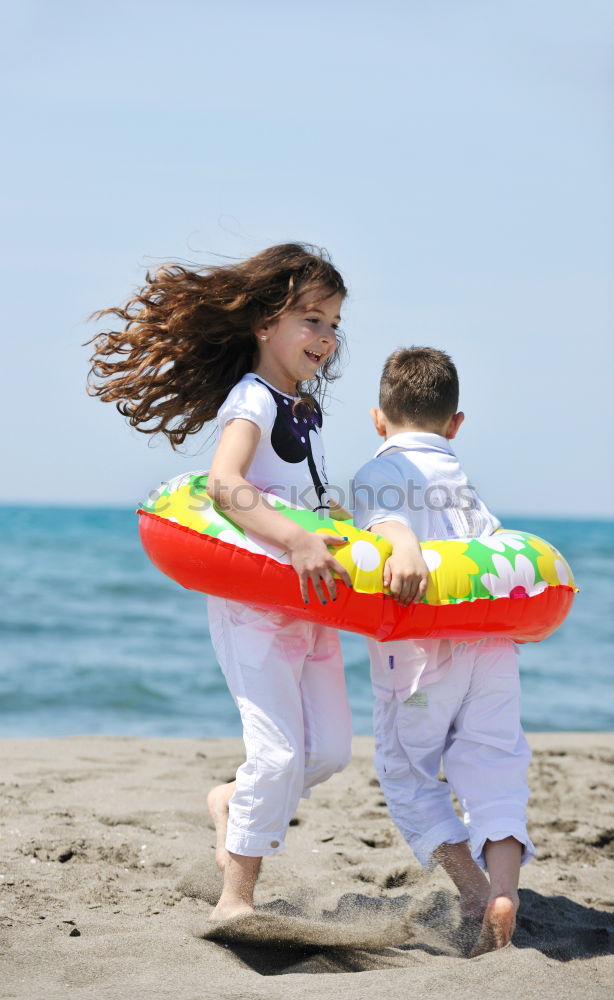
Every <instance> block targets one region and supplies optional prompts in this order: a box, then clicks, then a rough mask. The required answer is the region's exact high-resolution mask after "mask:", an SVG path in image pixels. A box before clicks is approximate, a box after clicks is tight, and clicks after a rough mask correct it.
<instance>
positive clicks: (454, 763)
mask: <svg viewBox="0 0 614 1000" xmlns="http://www.w3.org/2000/svg"><path fill="white" fill-rule="evenodd" d="M374 730H375V742H376V755H375V766H376V770H377V773H378V776H379V779H380V784H381V786H382V791H383V792H384V796H385V798H386V802H387V804H388V808H389V810H390V815H391V816H392V819H393V820H394V822H395V823H396V825H397V827H398V828H399V830H400V831H401V833H402V834H403V836H404V838H405V840H406V841H407V842H408V844H409V845H410V847H411V848H412V850H413V852H414V854H415V855H416V858H417V859H418V861H419V862H420V863H421V864H422V865H423V867H424V868H426V869H431V868H433V867H434V865H435V862H434V860H433V857H432V855H433V851H435V850H436V848H437V847H439V845H440V844H457V843H460V842H461V841H465V840H469V841H470V844H471V854H472V857H473V858H474V860H475V861H476V862H477V863H478V864H479V865H480V866H481V867H482V868H485V863H484V844H485V843H486V841H487V840H503V839H505V838H506V837H510V836H511V837H515V838H516V840H518V841H519V842H520V843H521V844H522V845H523V856H522V863H523V864H525V863H526V862H527V861H529V860H530V859H531V858H532V857H533V855H534V854H535V848H534V846H533V844H532V843H531V840H530V838H529V835H528V833H527V827H526V806H527V802H528V797H529V789H528V785H527V768H528V765H529V761H530V759H531V751H530V749H529V745H528V743H527V741H526V738H525V735H524V733H523V731H522V727H521V725H520V679H519V674H518V652H517V649H516V646H515V645H514V643H513V642H511V641H510V640H508V639H483V640H481V641H479V642H471V643H460V644H457V645H454V647H453V649H452V665H451V667H450V669H449V670H448V671H447V672H446V673H445V674H444V676H443V677H441V678H440V679H439V680H436V681H434V682H433V683H432V684H428V683H425V684H424V686H420V687H419V688H418V690H417V691H416V693H415V694H414V695H413V696H412V697H411V698H409V699H408V700H407V701H406V702H399V701H398V700H396V699H394V698H393V700H392V701H385V700H383V699H381V698H377V699H376V702H375V707H374ZM442 760H443V767H444V772H445V776H446V779H447V781H440V780H438V775H439V770H440V765H441V762H442ZM450 790H452V791H454V792H455V794H456V796H457V798H458V800H459V803H460V805H461V808H462V810H463V814H464V823H463V822H461V821H460V819H459V818H458V817H457V816H456V813H455V812H454V808H453V806H452V801H451V798H450Z"/></svg>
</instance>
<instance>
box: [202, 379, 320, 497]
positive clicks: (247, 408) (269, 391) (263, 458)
mask: <svg viewBox="0 0 614 1000" xmlns="http://www.w3.org/2000/svg"><path fill="white" fill-rule="evenodd" d="M300 399H301V397H300V396H288V395H286V393H283V392H281V391H280V390H279V389H276V388H275V386H273V385H271V384H270V383H269V382H266V381H265V379H263V378H262V377H261V376H260V375H256V374H254V373H253V372H249V373H248V374H247V375H244V376H243V378H242V379H241V381H240V382H237V384H236V385H235V386H234V388H233V389H231V391H230V393H229V394H228V396H227V397H226V400H225V401H224V403H223V404H222V406H221V407H220V409H219V410H218V414H217V421H218V440H219V435H221V433H222V431H223V429H224V427H225V426H226V424H227V423H228V421H229V420H233V419H234V418H236V417H239V418H241V419H242V420H249V421H251V423H253V424H255V425H256V427H258V428H259V430H260V440H259V442H258V445H257V447H256V452H255V454H254V457H253V459H252V462H251V465H250V467H249V469H248V471H247V475H246V477H245V478H246V479H247V481H248V482H249V483H251V484H252V486H256V487H257V488H258V489H259V490H262V491H263V492H265V493H273V494H274V495H275V496H278V497H280V498H281V499H282V500H286V501H288V502H289V503H291V504H294V506H296V507H303V508H306V509H307V510H322V511H326V510H328V506H329V502H330V499H329V495H328V489H327V488H328V477H327V475H326V464H325V460H324V448H323V445H322V437H321V427H322V411H321V410H320V407H319V406H318V405H317V403H316V406H315V409H314V410H311V411H310V410H309V409H308V408H307V406H306V405H305V404H304V403H303V404H301V403H300ZM297 403H298V406H296V405H295V404H297Z"/></svg>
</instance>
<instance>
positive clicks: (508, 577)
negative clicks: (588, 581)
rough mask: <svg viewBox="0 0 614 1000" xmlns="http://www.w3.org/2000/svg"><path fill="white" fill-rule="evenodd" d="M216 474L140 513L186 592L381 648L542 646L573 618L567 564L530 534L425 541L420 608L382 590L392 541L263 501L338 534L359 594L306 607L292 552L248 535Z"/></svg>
mask: <svg viewBox="0 0 614 1000" xmlns="http://www.w3.org/2000/svg"><path fill="white" fill-rule="evenodd" d="M206 486H207V474H206V473H199V472H195V473H188V474H186V475H183V476H177V477H176V478H174V479H172V480H170V481H169V482H167V483H163V484H162V486H160V487H159V488H158V489H157V490H154V491H153V492H152V493H151V494H150V496H149V497H148V499H147V501H146V502H145V503H144V504H143V506H142V507H141V508H139V510H138V514H139V515H140V524H139V529H140V535H141V541H142V543H143V547H144V549H145V552H146V553H147V555H148V556H149V558H150V559H151V561H152V562H153V563H154V565H155V566H157V567H158V569H160V570H161V571H162V572H163V573H165V574H166V575H167V576H169V577H170V578H171V579H172V580H175V581H176V582H177V583H179V584H181V586H183V587H185V588H187V589H188V590H197V591H201V592H202V593H205V594H211V595H216V596H218V597H227V598H231V599H232V600H234V601H242V602H244V603H245V604H252V605H255V606H256V607H261V608H263V609H266V610H274V611H282V612H286V613H288V614H291V615H294V616H295V617H297V618H305V619H308V620H309V621H317V622H321V623H322V624H326V625H331V626H334V627H335V628H339V629H344V630H346V631H349V632H358V633H360V634H361V635H366V636H372V637H373V638H375V639H379V640H380V641H386V640H390V639H406V638H436V637H440V638H443V637H463V638H472V639H473V638H483V637H486V636H506V637H509V638H511V639H514V640H516V641H517V642H539V640H540V639H544V638H546V636H548V635H550V634H551V633H552V632H554V631H555V629H557V628H558V626H559V625H560V624H561V622H563V621H564V619H565V618H566V616H567V614H568V612H569V609H570V607H571V604H572V601H573V598H574V594H575V593H576V587H575V586H574V580H573V576H572V572H571V569H570V568H569V566H568V564H567V563H566V562H565V559H564V558H563V556H562V555H561V554H560V552H558V551H557V550H556V549H555V548H554V547H553V546H552V545H550V544H549V543H548V542H544V541H543V540H542V539H541V538H537V536H536V535H531V534H526V533H525V532H522V531H512V530H499V531H497V532H495V533H494V534H493V535H490V536H488V537H482V538H479V539H478V538H459V539H451V540H449V541H427V542H423V543H422V546H421V548H422V554H423V556H424V559H425V561H426V563H427V565H428V567H429V570H430V576H429V584H428V589H427V592H426V595H425V597H424V598H423V600H422V601H421V602H420V603H418V604H411V605H410V606H409V607H407V608H404V607H402V606H401V605H400V604H399V603H398V602H397V601H395V600H394V599H393V598H392V597H391V596H390V593H389V592H387V591H385V590H384V588H383V586H382V576H383V567H384V563H385V561H386V559H387V558H388V556H389V555H390V552H391V545H390V543H389V542H387V541H386V540H385V539H383V538H380V537H378V536H377V535H375V534H373V533H372V532H368V531H358V530H357V529H356V528H355V527H354V526H353V524H352V522H351V521H333V520H331V519H329V518H326V517H320V516H319V515H318V514H314V513H312V512H311V511H308V510H302V509H300V508H297V507H292V506H291V505H290V504H287V503H285V502H284V501H282V500H280V499H279V498H278V497H275V496H272V495H270V494H263V495H264V496H266V497H267V499H268V501H269V502H270V503H271V504H272V505H273V506H274V507H275V508H276V509H277V510H279V511H280V512H281V513H282V514H284V515H285V516H286V517H288V518H289V519H290V520H292V521H294V522H296V523H297V524H300V525H301V527H303V528H305V529H306V530H307V531H313V532H316V533H321V534H332V535H340V536H341V537H344V538H347V545H344V546H341V547H338V548H335V550H334V554H335V558H336V559H338V561H339V562H340V563H342V565H343V566H344V567H345V568H346V569H347V570H348V572H349V574H350V577H351V579H352V585H353V586H352V589H350V588H349V587H347V586H346V585H345V584H343V583H342V582H341V581H340V580H338V581H337V600H336V601H334V602H331V601H328V602H327V603H326V604H325V605H322V604H320V602H319V601H318V600H317V599H312V600H311V601H310V602H309V604H307V605H305V604H304V603H303V599H302V597H301V594H300V589H299V584H298V578H297V576H296V573H295V572H294V570H293V568H292V566H291V564H290V558H289V555H288V553H287V552H284V551H283V550H282V549H281V548H278V547H276V546H273V545H267V544H266V543H264V542H262V541H257V540H256V539H255V538H253V537H250V536H249V535H247V534H246V533H245V532H244V531H243V530H242V529H241V528H240V527H238V526H237V525H236V524H234V523H233V522H232V521H230V520H229V519H228V518H227V517H225V516H224V515H223V514H222V513H221V512H220V510H219V508H217V507H216V506H215V505H214V504H213V503H212V501H211V500H210V499H209V497H208V496H207V493H206Z"/></svg>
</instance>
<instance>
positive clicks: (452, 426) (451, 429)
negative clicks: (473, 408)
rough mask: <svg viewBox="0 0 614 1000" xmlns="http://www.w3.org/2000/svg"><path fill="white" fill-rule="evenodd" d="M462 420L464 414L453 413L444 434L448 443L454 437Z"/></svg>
mask: <svg viewBox="0 0 614 1000" xmlns="http://www.w3.org/2000/svg"><path fill="white" fill-rule="evenodd" d="M464 419H465V414H464V413H463V412H462V411H461V412H459V413H455V414H454V415H453V416H451V417H450V422H449V423H448V428H447V430H446V433H445V436H446V438H447V439H448V441H452V440H453V438H455V437H456V435H457V434H458V432H459V430H460V427H461V424H462V422H463V420H464Z"/></svg>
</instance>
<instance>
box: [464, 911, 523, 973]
mask: <svg viewBox="0 0 614 1000" xmlns="http://www.w3.org/2000/svg"><path fill="white" fill-rule="evenodd" d="M517 910H518V899H517V898H516V899H512V898H511V897H510V896H495V898H494V899H492V900H491V901H490V903H489V904H488V906H487V907H486V913H485V914H484V920H483V922H482V931H481V933H480V936H479V938H478V940H477V941H476V943H475V945H474V947H473V948H472V950H471V952H470V953H469V958H476V957H477V955H485V954H486V952H488V951H496V950H497V949H498V948H505V946H506V944H509V943H510V941H511V940H512V934H513V933H514V928H515V927H516V912H517Z"/></svg>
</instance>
